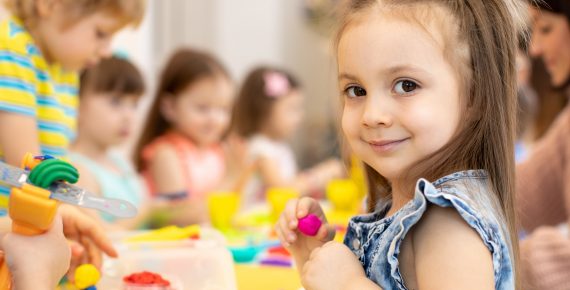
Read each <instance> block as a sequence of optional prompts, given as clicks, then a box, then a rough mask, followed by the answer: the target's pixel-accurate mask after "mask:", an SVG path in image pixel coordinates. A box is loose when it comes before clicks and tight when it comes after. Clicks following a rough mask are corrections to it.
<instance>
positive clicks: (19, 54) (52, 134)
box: [0, 17, 79, 206]
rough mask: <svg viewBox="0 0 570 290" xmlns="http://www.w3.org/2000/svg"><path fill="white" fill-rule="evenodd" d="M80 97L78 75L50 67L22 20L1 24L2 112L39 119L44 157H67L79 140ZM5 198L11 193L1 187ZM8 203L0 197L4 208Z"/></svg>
mask: <svg viewBox="0 0 570 290" xmlns="http://www.w3.org/2000/svg"><path fill="white" fill-rule="evenodd" d="M77 93H78V74H77V73H76V72H66V71H64V70H63V69H62V67H61V66H59V65H57V64H50V63H48V62H47V61H46V59H45V58H44V57H43V56H42V54H41V52H40V50H39V49H38V47H37V46H36V44H35V43H34V40H33V38H32V36H31V35H30V34H29V33H28V32H27V31H26V29H25V28H24V26H23V25H22V22H21V21H20V20H19V19H17V18H13V17H12V18H8V19H7V20H4V21H3V22H2V23H0V111H4V112H10V113H15V114H23V115H26V116H30V117H34V118H36V120H37V124H38V131H39V142H40V146H41V150H42V152H41V153H42V154H49V155H52V156H55V157H62V156H65V155H66V154H67V148H68V147H69V143H70V142H71V141H72V140H73V138H74V137H75V130H76V117H77V105H78V102H79V100H78V96H77ZM1 149H2V148H0V158H2V152H1ZM1 194H7V189H6V188H2V187H0V195H1ZM5 200H6V196H4V197H2V196H0V206H1V205H3V204H4V202H5Z"/></svg>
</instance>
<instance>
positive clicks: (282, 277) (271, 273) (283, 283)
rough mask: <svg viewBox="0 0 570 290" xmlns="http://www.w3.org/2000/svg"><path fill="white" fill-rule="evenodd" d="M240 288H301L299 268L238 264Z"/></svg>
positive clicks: (260, 289)
mask: <svg viewBox="0 0 570 290" xmlns="http://www.w3.org/2000/svg"><path fill="white" fill-rule="evenodd" d="M235 269H236V279H237V285H238V290H299V289H302V288H301V281H300V280H299V274H298V273H297V269H295V268H288V267H272V266H260V265H254V264H236V266H235Z"/></svg>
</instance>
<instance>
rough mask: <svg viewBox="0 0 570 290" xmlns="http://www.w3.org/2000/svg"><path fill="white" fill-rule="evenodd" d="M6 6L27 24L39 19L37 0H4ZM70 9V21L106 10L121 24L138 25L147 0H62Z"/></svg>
mask: <svg viewBox="0 0 570 290" xmlns="http://www.w3.org/2000/svg"><path fill="white" fill-rule="evenodd" d="M4 1H5V5H6V8H8V10H9V11H10V12H11V13H12V14H13V15H14V16H16V17H18V18H20V19H21V20H22V21H23V22H24V23H26V25H28V26H33V25H34V24H35V19H37V16H38V15H37V7H36V6H37V0H4ZM60 1H62V3H63V5H65V6H66V8H68V10H69V14H68V15H69V19H67V20H68V23H74V22H75V21H77V20H79V19H80V18H82V17H85V16H87V15H90V14H92V13H95V12H99V11H104V12H107V13H110V14H112V15H114V16H116V17H117V19H120V20H121V22H122V23H121V24H123V25H126V24H129V23H132V24H133V25H135V26H137V25H138V24H139V23H140V22H141V21H142V19H143V16H144V11H145V6H146V1H145V0H60Z"/></svg>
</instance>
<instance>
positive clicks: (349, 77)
mask: <svg viewBox="0 0 570 290" xmlns="http://www.w3.org/2000/svg"><path fill="white" fill-rule="evenodd" d="M342 79H347V80H351V81H356V80H358V78H357V77H355V76H353V75H351V74H348V73H339V74H338V80H339V81H340V80H342Z"/></svg>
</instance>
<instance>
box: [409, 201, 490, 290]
mask: <svg viewBox="0 0 570 290" xmlns="http://www.w3.org/2000/svg"><path fill="white" fill-rule="evenodd" d="M404 250H410V248H408V249H405V248H403V249H402V254H401V255H406V253H404V252H403V251H404ZM411 250H412V251H413V264H414V268H413V269H405V268H403V269H402V274H403V275H404V279H405V278H406V276H410V275H414V272H415V275H414V276H415V278H416V279H415V280H416V281H417V285H416V286H417V287H416V289H422V290H436V289H437V290H446V289H449V290H452V289H453V290H454V289H462V290H469V289H473V290H485V289H488V290H492V289H495V280H494V269H493V259H492V257H491V253H490V252H489V249H487V247H486V246H485V244H484V243H483V241H482V240H481V237H480V236H479V234H478V233H477V232H476V231H475V230H474V229H473V228H471V227H470V226H469V225H468V224H467V222H465V221H464V220H463V219H462V218H461V216H460V215H459V213H458V212H457V211H456V210H455V209H452V208H441V207H437V206H430V207H428V210H427V211H426V213H425V215H424V217H423V218H422V220H421V221H420V223H419V224H418V225H417V227H416V228H415V229H414V232H413V235H412V246H411ZM435 269H437V270H435Z"/></svg>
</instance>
